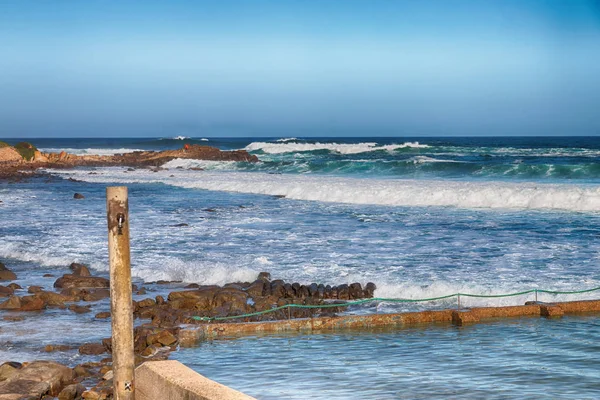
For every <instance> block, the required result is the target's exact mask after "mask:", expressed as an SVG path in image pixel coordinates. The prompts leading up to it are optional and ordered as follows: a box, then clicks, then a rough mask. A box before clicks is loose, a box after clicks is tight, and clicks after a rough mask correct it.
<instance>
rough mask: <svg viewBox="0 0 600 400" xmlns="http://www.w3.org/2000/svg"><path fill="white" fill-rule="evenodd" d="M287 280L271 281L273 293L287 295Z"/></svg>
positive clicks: (279, 295)
mask: <svg viewBox="0 0 600 400" xmlns="http://www.w3.org/2000/svg"><path fill="white" fill-rule="evenodd" d="M285 293H286V290H285V282H283V281H282V280H276V281H273V282H271V295H273V296H276V297H285Z"/></svg>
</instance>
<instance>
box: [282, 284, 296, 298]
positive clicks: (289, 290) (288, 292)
mask: <svg viewBox="0 0 600 400" xmlns="http://www.w3.org/2000/svg"><path fill="white" fill-rule="evenodd" d="M283 287H284V288H285V297H287V298H288V299H292V298H294V297H295V296H296V294H295V290H294V287H293V286H292V285H291V284H289V283H286V284H284V285H283Z"/></svg>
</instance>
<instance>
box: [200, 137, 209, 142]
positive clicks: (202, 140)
mask: <svg viewBox="0 0 600 400" xmlns="http://www.w3.org/2000/svg"><path fill="white" fill-rule="evenodd" d="M200 141H201V142H208V139H207V138H202V139H200Z"/></svg>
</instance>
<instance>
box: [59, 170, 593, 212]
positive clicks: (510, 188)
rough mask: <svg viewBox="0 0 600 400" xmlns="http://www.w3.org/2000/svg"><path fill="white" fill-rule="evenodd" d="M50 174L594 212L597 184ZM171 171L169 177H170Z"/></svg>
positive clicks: (345, 199)
mask: <svg viewBox="0 0 600 400" xmlns="http://www.w3.org/2000/svg"><path fill="white" fill-rule="evenodd" d="M52 172H53V173H56V174H60V175H66V176H73V175H75V176H76V177H77V179H81V180H84V181H88V182H103V183H105V182H117V183H136V182H140V183H150V182H155V183H164V184H168V185H172V186H178V187H183V188H188V189H205V190H214V191H228V192H241V193H252V194H263V195H273V196H285V197H287V198H290V199H296V200H309V201H320V202H336V203H347V204H372V205H387V206H408V207H429V206H434V207H458V208H488V209H531V210H564V211H586V212H596V211H599V210H600V186H598V185H575V184H539V183H512V182H493V181H486V182H462V181H442V180H406V179H398V180H395V179H394V180H392V179H388V180H386V179H367V178H345V177H331V176H318V177H317V176H307V175H270V174H263V173H240V172H221V171H216V172H208V171H185V170H177V171H176V172H177V173H176V174H174V170H168V171H161V172H158V173H153V172H148V171H146V170H137V171H134V172H131V173H128V174H123V170H122V169H121V168H105V169H102V170H98V171H97V172H98V175H88V174H87V172H85V171H60V170H52ZM171 175H174V177H171Z"/></svg>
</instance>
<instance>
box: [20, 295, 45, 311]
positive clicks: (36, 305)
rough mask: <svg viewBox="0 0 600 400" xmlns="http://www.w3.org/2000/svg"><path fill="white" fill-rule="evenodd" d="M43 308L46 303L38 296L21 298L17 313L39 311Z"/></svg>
mask: <svg viewBox="0 0 600 400" xmlns="http://www.w3.org/2000/svg"><path fill="white" fill-rule="evenodd" d="M44 308H46V303H45V302H44V300H42V299H40V298H39V297H38V296H23V297H21V308H19V311H40V310H43V309H44Z"/></svg>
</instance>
